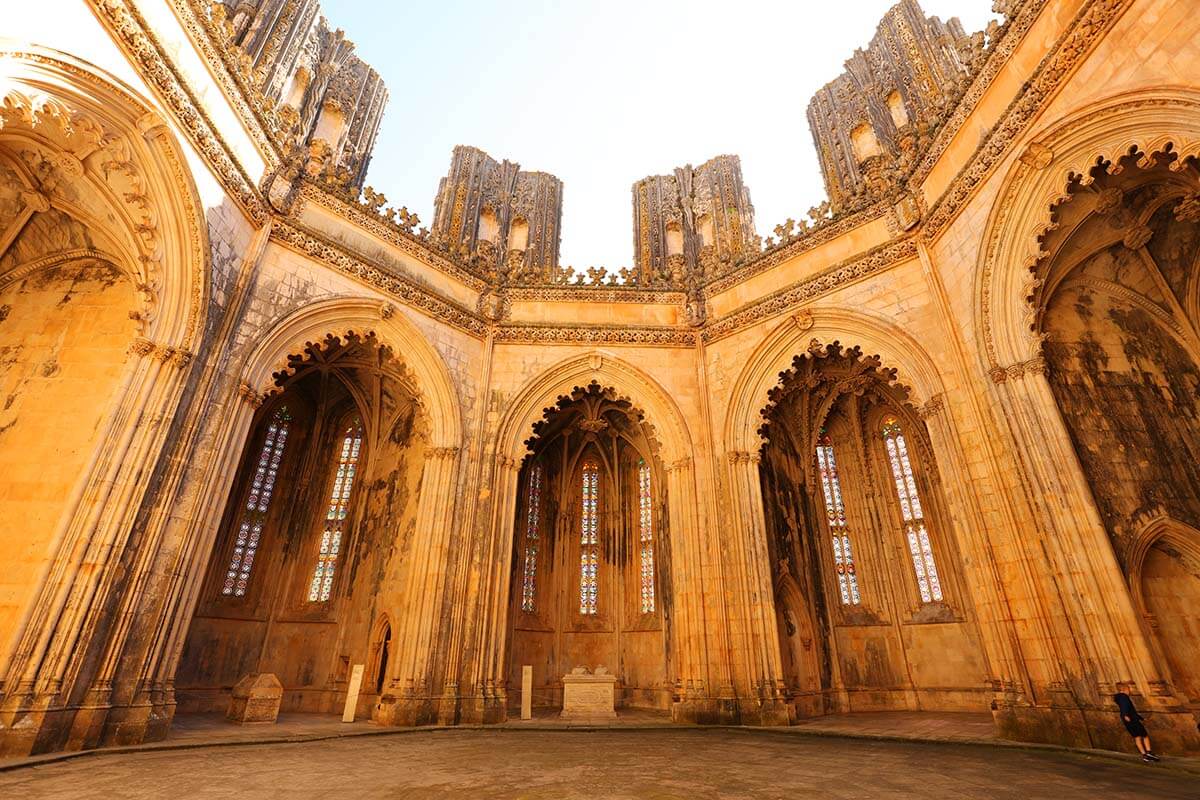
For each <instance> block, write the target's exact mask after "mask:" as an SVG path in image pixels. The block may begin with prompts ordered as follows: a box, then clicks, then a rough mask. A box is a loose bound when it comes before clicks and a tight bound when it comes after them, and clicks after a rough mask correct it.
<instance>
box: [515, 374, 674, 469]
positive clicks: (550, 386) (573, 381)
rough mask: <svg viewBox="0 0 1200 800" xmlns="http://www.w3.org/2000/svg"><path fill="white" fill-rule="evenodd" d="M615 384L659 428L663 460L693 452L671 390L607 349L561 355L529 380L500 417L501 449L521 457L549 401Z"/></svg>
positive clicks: (552, 403)
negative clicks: (577, 390)
mask: <svg viewBox="0 0 1200 800" xmlns="http://www.w3.org/2000/svg"><path fill="white" fill-rule="evenodd" d="M593 382H594V383H598V384H600V385H602V386H611V387H613V388H614V389H615V390H616V392H617V394H618V395H620V396H621V397H623V398H626V399H628V400H629V401H630V402H631V403H632V404H633V406H634V407H635V408H636V409H637V410H638V411H640V412H641V413H642V414H643V415H644V417H645V421H646V422H648V423H649V424H650V425H651V426H652V427H653V430H654V438H655V440H656V441H657V442H658V444H659V448H660V452H659V456H660V458H661V459H662V461H663V463H664V464H672V463H675V462H677V461H680V460H682V459H685V458H691V457H692V438H691V434H690V433H689V431H688V426H687V423H686V422H685V421H684V417H683V414H682V412H681V411H680V410H679V406H678V405H676V403H675V401H674V400H673V399H672V398H671V396H670V395H669V394H667V392H666V390H665V389H663V388H662V386H661V385H659V383H658V382H657V381H655V380H654V379H653V378H651V377H650V376H649V375H647V374H646V373H644V372H642V371H641V370H640V369H638V368H637V367H634V366H632V365H630V364H628V363H626V362H625V361H622V360H621V359H618V358H617V357H615V356H613V355H611V354H609V353H605V352H593V353H587V354H584V355H578V356H573V357H571V358H568V359H566V360H564V361H560V362H559V363H557V364H554V365H552V366H550V367H548V368H546V369H545V370H543V371H542V372H541V373H540V374H539V375H538V376H537V377H535V378H533V379H532V380H530V381H529V382H528V383H526V384H525V386H524V387H523V388H522V389H521V390H520V391H519V392H518V393H517V395H516V396H515V397H514V398H513V400H512V402H511V404H510V405H509V410H508V413H507V414H506V415H505V416H504V419H503V420H502V421H501V423H500V427H499V430H498V433H497V439H496V442H497V446H496V452H497V454H499V455H503V456H507V457H508V458H511V459H513V460H514V461H520V460H521V459H522V458H523V457H524V455H525V452H526V449H525V441H526V440H527V439H528V438H529V435H530V432H531V431H532V430H533V427H534V425H535V424H536V423H537V422H539V421H540V420H541V419H542V416H543V412H544V411H545V410H546V408H547V407H548V406H552V405H554V404H555V402H556V401H557V399H558V398H559V397H560V396H563V395H570V394H571V391H572V390H573V389H574V388H575V387H576V386H587V385H588V384H590V383H593Z"/></svg>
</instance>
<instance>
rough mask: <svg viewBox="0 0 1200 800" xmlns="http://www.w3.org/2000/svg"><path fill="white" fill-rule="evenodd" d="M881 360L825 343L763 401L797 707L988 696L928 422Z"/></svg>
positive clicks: (770, 520) (951, 704)
mask: <svg viewBox="0 0 1200 800" xmlns="http://www.w3.org/2000/svg"><path fill="white" fill-rule="evenodd" d="M894 381H895V374H894V373H893V372H892V371H890V370H887V369H884V368H883V367H882V366H881V365H880V361H879V358H878V357H864V356H863V355H862V353H861V352H860V351H859V350H858V349H857V348H852V349H849V350H847V349H843V348H842V347H841V346H840V345H839V344H838V343H836V342H835V343H833V344H831V345H828V346H825V345H821V344H819V343H817V342H815V341H814V342H813V344H812V345H811V346H810V348H809V350H808V352H807V353H805V354H804V355H801V356H797V357H795V359H794V361H793V364H792V368H791V369H790V370H788V371H787V372H785V373H783V375H782V379H781V382H780V384H779V385H778V386H777V387H776V388H775V389H773V390H772V391H771V393H770V405H769V406H768V407H767V409H765V410H764V414H763V416H764V418H765V420H766V424H765V425H764V426H763V428H762V429H761V431H760V432H761V433H762V435H763V436H764V439H765V445H764V447H763V452H762V460H761V466H760V476H761V481H762V496H763V504H764V512H765V519H766V527H767V537H768V552H769V561H770V568H771V570H772V578H773V580H772V582H773V585H774V586H775V592H776V596H775V605H776V611H777V614H776V615H777V620H778V635H779V641H780V654H781V659H782V666H783V671H784V679H785V683H786V689H787V693H788V698H789V701H790V702H791V703H792V704H793V706H794V707H795V710H796V713H797V715H800V716H811V715H814V714H821V713H828V712H832V711H859V710H885V709H947V710H949V709H961V710H967V709H970V710H982V709H984V708H986V707H987V705H986V704H987V700H988V695H987V687H986V686H985V685H984V684H983V682H982V680H981V676H983V675H984V674H985V668H984V666H983V655H982V652H981V649H980V643H979V634H978V630H977V628H976V624H975V621H974V612H973V608H972V605H971V601H970V595H969V593H968V591H967V587H966V586H965V585H964V581H963V578H962V570H961V562H960V558H959V555H958V551H957V546H956V542H955V537H954V535H953V532H952V530H951V527H950V526H951V521H950V516H949V514H948V513H947V511H946V509H945V502H944V500H943V496H942V488H941V481H940V478H939V476H938V472H937V465H936V461H935V460H934V458H933V452H932V447H931V445H930V443H929V437H928V433H927V432H926V430H925V425H924V422H923V420H922V419H921V418H920V416H919V415H917V414H916V413H915V412H914V409H913V408H912V407H911V405H909V404H908V402H907V393H906V392H905V390H904V389H903V388H902V387H899V386H897V385H896V384H895V382H894Z"/></svg>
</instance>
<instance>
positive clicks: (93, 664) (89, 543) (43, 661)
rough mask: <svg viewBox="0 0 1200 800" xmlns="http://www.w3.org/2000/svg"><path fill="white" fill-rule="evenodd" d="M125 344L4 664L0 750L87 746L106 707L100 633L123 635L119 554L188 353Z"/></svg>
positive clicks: (130, 534)
mask: <svg viewBox="0 0 1200 800" xmlns="http://www.w3.org/2000/svg"><path fill="white" fill-rule="evenodd" d="M129 352H130V355H131V356H132V357H135V358H136V361H135V363H134V364H133V365H132V366H131V367H130V368H129V370H128V372H127V373H126V382H125V384H124V386H123V387H122V389H121V390H120V397H121V399H120V402H119V403H118V405H117V408H116V411H115V412H114V413H113V415H112V416H111V417H110V418H109V420H108V427H107V429H106V431H105V434H104V437H103V439H102V441H101V443H100V444H99V445H98V446H97V448H96V450H95V452H94V454H93V456H92V461H91V463H90V465H89V467H88V472H87V477H86V480H84V481H81V483H80V489H79V490H78V491H77V492H76V493H75V494H74V495H73V496H72V497H71V498H69V499H68V501H67V504H66V507H65V508H64V510H63V515H62V520H63V522H62V523H61V524H60V529H59V532H58V535H57V537H56V539H57V542H58V545H57V548H56V550H55V553H54V554H53V558H52V562H51V567H50V569H49V571H48V573H47V574H46V576H45V579H44V582H43V584H42V587H41V589H40V591H39V593H38V595H37V598H36V600H35V601H34V603H33V604H32V605H31V607H30V609H29V611H28V613H27V615H26V618H25V620H24V625H23V631H22V634H21V638H20V640H19V642H18V644H17V646H16V649H15V652H14V653H13V654H12V658H11V659H10V660H9V662H8V665H7V674H6V675H5V676H4V677H5V679H4V683H3V685H4V687H5V688H6V690H7V691H6V692H5V696H4V701H3V704H2V705H0V731H3V733H2V734H0V755H27V754H29V753H34V752H44V751H48V750H59V749H79V748H82V747H93V746H95V745H96V744H98V743H99V740H100V736H101V733H102V730H103V726H104V723H105V718H106V716H107V714H108V711H109V709H110V707H111V689H112V677H113V672H114V669H115V662H114V661H113V658H112V656H111V654H112V649H111V648H106V644H105V643H106V642H107V640H108V637H109V636H116V637H118V638H120V639H123V637H124V634H125V633H126V632H128V630H129V626H130V625H131V623H132V620H131V619H129V618H128V617H126V616H122V615H117V616H116V618H115V619H114V617H113V616H112V611H113V607H114V604H116V603H117V602H118V601H119V600H120V596H121V593H122V592H128V591H130V590H131V587H130V586H128V585H127V584H126V582H125V580H124V578H125V571H124V569H123V568H122V566H123V565H122V563H121V559H122V557H123V555H124V554H125V553H126V552H127V549H128V548H129V547H130V546H131V542H132V544H133V545H134V546H136V545H137V544H139V543H138V542H137V540H136V537H135V536H134V521H135V517H136V515H137V512H138V510H139V508H140V507H141V503H142V500H143V497H144V496H145V493H146V490H147V481H146V477H145V476H146V475H147V474H148V473H149V472H150V470H151V469H152V467H153V465H154V463H155V462H156V460H157V458H158V454H159V453H160V452H161V450H162V446H163V442H164V439H165V436H166V431H167V428H168V422H169V420H170V418H171V415H172V414H173V413H174V409H175V407H176V405H177V404H178V401H179V395H180V389H181V385H182V381H183V377H184V368H185V367H187V366H188V364H189V363H190V362H191V354H190V353H188V352H186V351H183V350H180V349H177V348H174V347H170V346H166V345H157V344H155V343H154V342H151V341H149V340H147V339H141V338H139V339H136V340H134V342H133V344H132V345H131V346H130V350H129ZM144 558H145V556H144V554H140V555H139V563H140V561H141V560H144ZM125 605H126V606H127V605H128V597H126V603H125ZM106 649H107V650H108V651H109V654H110V655H109V657H105V656H104V651H105V650H106ZM89 656H91V657H92V659H94V660H91V661H90V660H89ZM97 661H98V663H97ZM90 670H95V671H94V672H93V671H90ZM85 687H86V688H85Z"/></svg>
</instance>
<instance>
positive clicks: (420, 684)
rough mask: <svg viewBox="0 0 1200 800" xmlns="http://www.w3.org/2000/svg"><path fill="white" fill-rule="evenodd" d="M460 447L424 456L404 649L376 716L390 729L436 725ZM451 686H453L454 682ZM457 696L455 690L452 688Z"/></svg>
mask: <svg viewBox="0 0 1200 800" xmlns="http://www.w3.org/2000/svg"><path fill="white" fill-rule="evenodd" d="M458 454H459V449H458V448H457V447H430V448H428V449H427V450H426V451H425V470H424V473H423V474H422V476H421V495H420V499H419V500H418V505H417V522H416V528H415V530H416V535H415V536H414V538H413V548H412V552H411V554H410V555H409V558H408V562H409V563H408V566H407V568H406V575H407V578H406V584H407V585H406V587H405V603H404V611H403V615H404V616H403V619H402V620H401V621H400V626H399V627H400V630H399V632H398V633H399V635H398V636H397V638H396V640H397V641H398V642H400V643H401V645H400V647H398V648H397V655H399V656H400V657H399V658H397V659H396V661H397V664H396V668H395V671H394V672H393V673H392V682H391V689H390V690H386V691H385V692H384V696H383V697H382V698H381V699H380V702H379V706H378V709H377V712H376V719H377V720H378V721H379V722H382V723H384V724H389V725H425V724H430V723H433V722H436V721H437V718H438V709H439V705H440V702H441V693H437V696H436V697H435V692H436V691H437V689H439V688H442V689H444V688H445V687H441V686H438V687H435V686H434V685H433V684H434V682H435V677H436V676H435V675H434V674H433V673H434V671H435V668H436V666H437V664H438V662H439V660H444V659H440V658H439V656H440V655H441V654H439V653H436V652H435V650H436V645H437V638H438V637H437V631H438V628H439V625H440V622H441V616H442V604H443V601H444V599H445V590H446V586H447V584H448V582H449V564H450V561H449V543H450V533H451V531H452V530H453V526H454V518H455V513H454V512H455V506H456V502H455V500H456V492H455V488H456V483H457V480H456V479H457V475H458ZM446 679H447V680H450V681H453V677H452V676H447V678H446ZM450 688H451V689H452V690H456V689H457V687H450Z"/></svg>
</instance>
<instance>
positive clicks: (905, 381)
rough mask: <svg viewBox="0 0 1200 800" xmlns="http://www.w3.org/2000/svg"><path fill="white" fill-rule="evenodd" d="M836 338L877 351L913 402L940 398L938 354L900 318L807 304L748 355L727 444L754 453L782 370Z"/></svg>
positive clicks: (733, 398) (733, 399) (733, 396)
mask: <svg viewBox="0 0 1200 800" xmlns="http://www.w3.org/2000/svg"><path fill="white" fill-rule="evenodd" d="M834 342H840V343H841V344H843V345H845V346H847V347H857V348H859V349H860V350H861V351H862V353H863V355H866V356H873V357H877V358H878V359H879V362H880V368H881V370H883V371H888V372H890V373H894V375H895V380H894V381H892V385H896V386H899V387H900V388H903V389H904V390H905V391H906V392H907V393H908V398H909V402H910V403H911V404H912V405H913V406H915V407H926V406H930V405H931V404H937V403H938V402H939V401H940V399H941V396H942V392H943V390H942V379H941V375H940V374H939V372H938V370H937V367H936V365H935V364H934V362H933V359H932V358H930V356H929V354H928V353H926V352H925V349H924V348H923V347H921V346H920V345H919V344H918V343H917V341H916V340H915V339H914V338H913V337H912V336H910V335H909V334H908V333H907V332H905V331H904V330H903V329H901V328H900V327H899V326H897V325H896V324H895V323H894V322H892V321H891V320H889V319H887V318H885V317H882V316H878V315H874V314H869V313H867V312H863V311H850V310H847V309H841V308H818V309H812V310H809V309H804V310H801V311H800V312H798V313H797V314H795V315H793V316H792V317H791V318H789V319H787V320H785V321H784V322H782V323H781V324H779V325H777V326H776V327H775V329H774V330H772V331H771V332H770V333H769V334H767V336H766V338H765V339H764V340H763V341H762V342H761V343H760V344H759V345H758V347H756V348H755V349H754V351H753V352H752V353H751V354H750V357H749V358H748V359H746V364H745V366H744V367H742V370H741V372H740V373H739V375H738V377H737V380H736V381H735V382H734V385H733V389H732V391H731V392H730V395H729V410H728V412H727V414H726V417H725V427H724V446H725V449H726V450H727V451H735V452H749V453H753V452H756V451H757V450H758V449H759V448H761V447H762V445H763V438H762V434H761V433H760V428H761V427H762V410H763V409H764V408H766V407H767V406H768V405H770V392H771V390H772V389H773V388H775V387H776V386H778V385H779V382H780V379H781V375H782V374H784V373H786V372H787V371H788V370H789V369H791V367H792V362H793V359H794V358H795V357H796V356H798V355H802V354H804V353H806V352H809V350H810V348H821V347H825V346H826V345H828V344H832V343H834Z"/></svg>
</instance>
